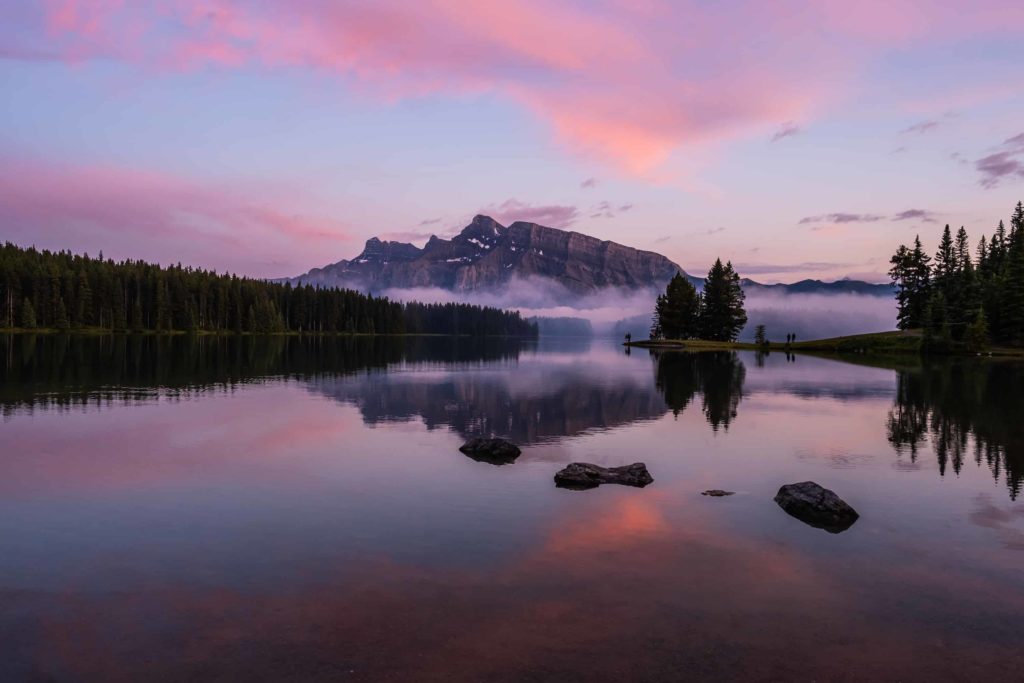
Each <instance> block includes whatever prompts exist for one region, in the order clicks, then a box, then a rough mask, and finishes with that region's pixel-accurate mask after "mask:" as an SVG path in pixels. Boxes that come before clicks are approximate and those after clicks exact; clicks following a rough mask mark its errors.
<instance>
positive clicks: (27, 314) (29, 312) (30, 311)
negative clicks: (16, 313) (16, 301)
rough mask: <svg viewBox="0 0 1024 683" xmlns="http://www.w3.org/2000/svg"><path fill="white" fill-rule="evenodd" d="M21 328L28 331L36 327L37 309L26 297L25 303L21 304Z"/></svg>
mask: <svg viewBox="0 0 1024 683" xmlns="http://www.w3.org/2000/svg"><path fill="white" fill-rule="evenodd" d="M21 326H22V327H24V328H26V329H29V330H31V329H33V328H35V326H36V309H35V308H33V307H32V302H31V301H29V300H28V297H25V301H24V302H23V303H22V304H21Z"/></svg>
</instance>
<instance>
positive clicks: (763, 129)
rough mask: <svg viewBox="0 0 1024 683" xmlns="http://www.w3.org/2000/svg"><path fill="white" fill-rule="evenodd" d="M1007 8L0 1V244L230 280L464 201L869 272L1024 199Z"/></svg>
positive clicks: (495, 211)
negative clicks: (906, 247)
mask: <svg viewBox="0 0 1024 683" xmlns="http://www.w3.org/2000/svg"><path fill="white" fill-rule="evenodd" d="M1022 27H1024V3H1022V2H1020V1H1019V0H1002V1H992V0H976V1H974V2H952V1H949V0H946V1H939V0H885V1H882V0H860V1H859V2H849V1H848V0H842V1H839V0H835V1H833V0H822V1H819V2H787V1H785V0H781V1H776V2H743V1H725V2H710V1H707V0H703V1H700V0H694V1H683V0H678V1H673V2H663V1H661V0H635V1H630V0H602V1H594V2H582V1H573V0H568V1H566V2H557V3H556V2H549V1H542V0H502V1H499V2H491V1H489V0H474V1H469V0H465V1H463V0H418V1H416V2H412V1H403V0H370V1H347V0H334V1H329V0H287V1H286V0H245V1H243V0H178V1H174V0H35V1H34V2H29V1H26V0H0V87H2V93H3V95H2V97H3V106H2V107H0V239H3V240H10V241H13V242H16V243H19V244H36V245H37V246H39V247H46V248H70V249H72V250H74V251H88V252H89V253H92V254H95V253H96V252H99V251H100V250H102V251H103V252H104V253H105V254H106V255H108V256H112V257H115V258H124V257H131V258H143V259H146V260H151V261H159V262H161V263H171V262H178V261H180V262H183V263H187V264H192V265H196V266H202V267H207V268H215V269H217V270H232V271H235V272H239V273H244V274H248V275H254V276H268V277H277V276H283V275H295V274H298V273H300V272H304V271H306V270H308V269H309V268H311V267H314V266H320V265H324V264H326V263H330V262H333V261H337V260H338V259H341V258H349V257H352V256H354V255H355V254H357V253H358V252H359V251H360V250H361V249H362V243H363V241H364V240H365V239H366V238H368V237H370V236H374V235H379V236H382V237H385V238H390V239H401V240H404V241H412V242H415V243H416V244H422V243H423V242H424V241H425V240H426V238H427V237H429V235H430V234H431V233H436V234H438V235H441V236H447V235H450V234H451V233H453V232H456V231H457V230H458V229H459V228H461V227H462V226H463V225H465V224H466V223H467V222H468V221H469V219H470V218H471V217H472V216H473V215H474V214H476V213H479V212H484V213H489V214H491V215H493V216H494V217H495V218H498V219H499V220H501V221H503V222H506V223H507V222H511V221H514V220H517V219H521V220H532V221H536V222H539V223H543V224H546V225H551V226H554V227H561V228H569V229H573V230H578V231H580V232H584V233H587V234H591V235H594V236H596V237H600V238H603V239H611V240H615V241H618V242H621V243H624V244H628V245H630V246H635V247H638V248H643V249H651V250H655V251H659V252H661V253H663V254H665V255H666V256H668V257H670V258H672V259H673V260H675V261H676V262H677V263H679V264H680V265H682V266H683V267H684V268H686V269H687V270H689V271H690V272H692V273H696V274H703V272H705V271H706V269H707V267H708V265H709V264H710V263H711V262H712V261H713V260H714V258H715V257H716V256H721V257H722V258H728V259H731V260H732V261H733V262H734V263H735V264H736V265H737V267H738V269H739V271H740V273H741V274H742V275H745V276H750V277H752V278H754V279H758V280H762V281H766V282H776V281H793V280H796V279H800V278H804V277H814V278H822V279H835V278H840V277H845V276H851V277H857V278H864V279H869V280H874V281H881V280H884V279H885V277H884V271H885V270H886V261H887V260H888V256H889V254H890V253H891V252H892V251H893V250H894V249H895V247H896V246H897V245H898V244H899V243H901V242H906V241H909V240H912V239H913V237H914V235H915V234H916V233H918V232H920V233H921V234H922V237H923V239H924V240H925V244H926V245H927V246H928V247H929V249H931V248H933V247H934V244H935V242H936V239H937V235H938V231H939V230H940V228H941V225H942V224H944V223H947V222H948V223H951V224H953V225H955V226H959V225H964V226H965V227H966V228H967V230H968V232H969V233H970V234H971V236H972V239H974V240H976V239H977V238H978V237H980V235H981V234H982V233H983V232H984V233H990V232H991V231H992V228H993V227H994V226H995V224H996V222H997V221H998V220H999V219H1000V218H1004V217H1006V216H1008V215H1009V212H1010V210H1011V208H1012V206H1013V204H1015V203H1016V202H1017V200H1018V199H1021V198H1024V76H1022V74H1024V41H1021V38H1020V36H1021V32H1022V30H1024V29H1022Z"/></svg>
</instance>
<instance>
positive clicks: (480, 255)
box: [288, 215, 892, 296]
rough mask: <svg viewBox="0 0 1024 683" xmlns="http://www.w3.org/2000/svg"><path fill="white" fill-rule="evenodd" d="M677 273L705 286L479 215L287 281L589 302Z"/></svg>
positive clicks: (861, 285)
mask: <svg viewBox="0 0 1024 683" xmlns="http://www.w3.org/2000/svg"><path fill="white" fill-rule="evenodd" d="M677 271H678V272H682V273H683V274H684V275H686V277H688V278H689V279H690V281H691V282H693V283H694V285H695V286H697V287H700V286H701V285H702V284H703V279H702V278H699V277H696V276H693V275H689V274H687V273H686V271H685V270H683V269H682V268H681V267H680V266H679V265H677V264H676V263H673V262H672V261H671V260H669V259H668V258H666V257H665V256H662V255H661V254H658V253H656V252H653V251H643V250H640V249H634V248H632V247H627V246H624V245H621V244H618V243H616V242H612V241H609V240H599V239H597V238H595V237H591V236H589V235H584V234H582V233H578V232H573V231H568V230H559V229H557V228H549V227H545V226H543V225H538V224H536V223H528V222H523V221H517V222H515V223H512V224H511V225H509V226H507V227H506V226H504V225H501V224H500V223H498V222H497V221H495V220H494V219H493V218H491V217H490V216H484V215H478V216H476V217H475V218H474V219H473V220H472V222H471V223H470V224H469V225H467V226H466V227H465V228H463V230H462V231H461V232H460V233H459V234H458V235H456V236H454V237H452V238H451V239H450V240H446V239H442V238H440V237H437V236H436V235H432V236H431V237H430V239H429V240H428V241H427V243H426V244H425V245H424V246H423V247H422V248H421V247H417V246H415V245H413V244H410V243H407V242H392V241H384V240H380V239H378V238H376V237H373V238H371V239H369V240H367V241H366V245H365V247H364V248H363V251H362V253H360V254H359V255H358V256H356V257H355V258H353V259H351V260H341V261H338V262H336V263H332V264H330V265H327V266H324V267H322V268H314V269H312V270H310V271H309V272H308V273H305V274H303V275H300V276H298V277H295V278H291V279H290V280H288V281H290V282H291V283H292V284H312V285H319V286H322V287H346V288H351V289H357V290H360V291H363V292H372V293H377V292H383V291H386V290H392V289H414V288H438V289H443V290H448V291H451V292H456V293H471V292H485V291H500V290H502V289H504V288H505V287H506V286H507V285H508V284H509V282H511V281H512V280H513V279H515V278H519V279H531V278H539V279H541V280H549V281H551V282H552V284H557V285H559V286H561V288H564V290H565V291H566V292H568V293H570V294H573V295H588V294H594V293H597V292H599V291H601V290H602V289H606V288H617V289H624V290H645V289H661V288H663V287H664V286H665V284H666V283H667V282H668V281H669V280H670V279H671V278H672V276H673V275H675V273H676V272H677ZM743 287H744V289H747V290H753V289H763V290H765V291H778V292H780V293H826V294H830V293H857V294H869V295H884V296H891V294H892V290H891V288H890V287H889V286H888V285H874V284H869V283H866V282H860V281H856V280H840V281H837V282H821V281H819V280H803V281H801V282H797V283H794V284H792V285H763V284H760V283H758V282H755V281H753V280H744V281H743ZM556 289H557V288H556Z"/></svg>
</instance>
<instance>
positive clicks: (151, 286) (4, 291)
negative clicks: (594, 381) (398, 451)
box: [0, 243, 537, 337]
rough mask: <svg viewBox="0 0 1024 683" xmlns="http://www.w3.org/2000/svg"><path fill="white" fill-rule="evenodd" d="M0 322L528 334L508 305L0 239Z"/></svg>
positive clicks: (46, 327)
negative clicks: (406, 295)
mask: <svg viewBox="0 0 1024 683" xmlns="http://www.w3.org/2000/svg"><path fill="white" fill-rule="evenodd" d="M0 327H2V328H5V329H7V330H13V331H26V332H39V331H78V332H149V333H175V332H191V333H235V334H282V333H324V334H396V335H397V334H443V335H470V336H510V337H511V336H519V337H536V336H537V325H536V324H535V323H533V322H530V321H528V320H526V319H524V318H523V317H522V316H521V315H520V314H519V313H518V312H516V311H505V310H502V309H498V308H491V307H486V306H475V305H471V304H459V303H443V304H422V303H412V302H410V303H403V302H398V301H392V300H390V299H388V298H386V297H374V296H371V295H366V294H362V293H360V292H356V291H352V290H345V289H322V288H316V287H313V286H311V285H300V286H295V287H293V286H292V285H291V284H288V283H285V284H280V283H274V282H268V281H265V280H258V279H253V278H246V277H238V276H236V275H227V274H218V273H215V272H212V271H206V270H201V269H195V268H189V267H184V266H181V265H180V264H179V265H174V266H168V267H164V266H159V265H154V264H150V263H145V262H143V261H120V262H115V261H113V260H111V259H105V258H103V256H102V254H100V256H98V257H96V258H93V257H90V256H88V255H77V254H72V253H70V252H66V251H59V252H52V251H46V250H37V249H35V248H23V247H19V246H17V245H14V244H11V243H6V244H4V245H3V246H2V247H0Z"/></svg>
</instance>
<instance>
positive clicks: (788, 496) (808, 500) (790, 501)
mask: <svg viewBox="0 0 1024 683" xmlns="http://www.w3.org/2000/svg"><path fill="white" fill-rule="evenodd" d="M775 502H776V503H778V504H779V507H781V508H782V509H783V510H785V511H786V512H788V513H789V514H790V515H792V516H793V517H796V518H797V519H799V520H800V521H801V522H804V523H805V524H809V525H811V526H813V527H816V528H818V529H824V530H825V531H828V532H831V533H833V534H838V533H839V532H840V531H846V530H847V529H849V528H850V527H851V526H853V523H854V522H856V521H857V518H858V517H859V516H860V515H858V514H857V511H856V510H854V509H853V508H852V507H850V506H849V505H848V504H847V503H846V501H844V500H843V499H842V498H840V497H839V496H837V495H836V494H835V492H833V491H830V490H829V489H827V488H824V487H823V486H820V485H818V484H816V483H814V482H813V481H802V482H799V483H797V484H786V485H785V486H783V487H782V488H780V489H779V492H778V493H777V494H775Z"/></svg>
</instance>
